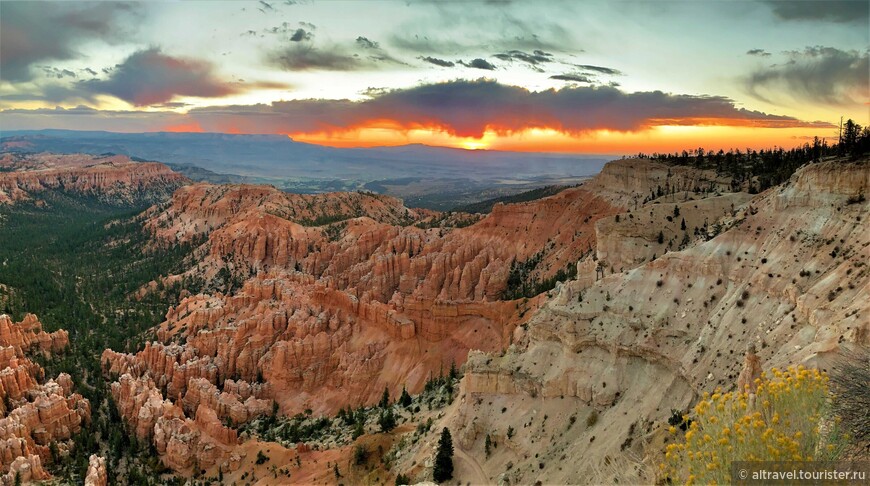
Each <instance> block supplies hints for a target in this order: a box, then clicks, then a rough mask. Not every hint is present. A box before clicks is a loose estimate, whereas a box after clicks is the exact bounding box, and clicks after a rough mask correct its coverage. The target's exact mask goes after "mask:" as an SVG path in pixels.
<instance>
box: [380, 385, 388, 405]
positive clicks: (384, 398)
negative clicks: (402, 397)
mask: <svg viewBox="0 0 870 486" xmlns="http://www.w3.org/2000/svg"><path fill="white" fill-rule="evenodd" d="M389 406H390V389H389V388H388V387H384V394H383V395H381V408H387V407H389Z"/></svg>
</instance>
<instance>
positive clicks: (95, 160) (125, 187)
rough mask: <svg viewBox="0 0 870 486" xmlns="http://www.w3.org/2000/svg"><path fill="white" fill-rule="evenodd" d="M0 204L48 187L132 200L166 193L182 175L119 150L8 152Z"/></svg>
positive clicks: (0, 174)
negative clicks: (100, 152)
mask: <svg viewBox="0 0 870 486" xmlns="http://www.w3.org/2000/svg"><path fill="white" fill-rule="evenodd" d="M0 168H3V169H4V170H3V171H0V204H11V203H14V202H16V201H25V200H31V199H38V197H39V193H41V192H43V191H45V190H48V189H62V190H64V191H70V192H75V193H79V194H82V195H92V196H96V197H99V198H100V199H101V200H105V201H112V202H123V203H132V202H136V201H139V200H146V201H154V200H157V199H160V198H161V197H163V196H167V195H169V194H170V193H171V192H172V191H173V190H175V189H176V188H177V187H179V186H181V185H182V184H184V183H186V182H187V179H186V178H185V177H184V176H182V175H181V174H178V173H176V172H173V171H172V170H170V169H169V168H168V167H166V166H165V165H163V164H159V163H156V162H133V161H132V160H130V159H129V158H127V157H125V156H122V155H113V156H94V155H85V154H71V155H66V154H65V155H59V154H47V153H44V154H12V153H7V154H3V155H2V156H0Z"/></svg>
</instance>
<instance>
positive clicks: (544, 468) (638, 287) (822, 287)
mask: <svg viewBox="0 0 870 486" xmlns="http://www.w3.org/2000/svg"><path fill="white" fill-rule="evenodd" d="M868 190H870V161H868V160H866V159H865V160H863V161H859V162H854V163H847V162H840V161H829V162H824V163H818V164H812V165H809V166H805V167H804V168H802V169H801V170H799V171H798V172H797V173H796V174H795V175H794V176H793V177H792V178H791V180H790V181H788V182H787V183H786V184H784V185H782V186H780V187H776V188H773V189H770V190H769V191H767V192H765V193H763V194H760V195H758V196H757V197H755V198H753V199H751V200H750V201H748V202H747V203H745V204H744V205H742V206H740V205H739V202H740V201H736V203H735V210H734V212H733V213H732V212H731V210H730V203H727V204H721V203H720V202H717V201H709V204H712V205H714V206H716V207H717V209H716V211H714V214H715V213H717V212H719V211H720V210H721V209H723V208H726V207H727V208H728V211H727V213H728V214H726V215H725V218H723V219H721V220H720V221H719V222H718V223H719V226H720V232H719V234H718V235H716V236H714V237H712V238H710V237H711V236H713V234H712V233H711V234H709V235H707V237H702V238H698V239H697V240H696V239H692V241H691V242H690V243H689V245H688V246H687V247H686V248H684V249H683V250H682V251H671V252H668V253H666V254H664V255H662V254H661V253H659V255H658V256H657V258H655V259H653V260H651V261H645V262H644V260H647V256H646V254H647V253H648V250H646V249H643V250H641V251H640V254H641V255H642V256H643V258H640V259H635V258H634V255H632V256H630V257H627V256H625V255H624V254H623V252H624V253H628V254H632V250H633V249H634V248H637V247H638V245H635V244H632V243H630V242H631V240H630V239H629V240H628V241H629V243H628V244H626V243H619V242H620V241H623V242H624V241H626V240H625V239H624V238H623V239H621V240H620V239H617V243H612V242H610V241H609V240H608V239H607V238H599V245H598V255H602V253H604V254H606V255H607V258H608V259H613V257H612V256H611V255H612V254H613V253H614V252H615V253H617V258H619V262H620V264H619V266H618V267H617V268H616V271H615V272H614V273H612V274H611V273H609V272H608V274H607V275H605V276H604V277H602V276H601V275H600V274H591V273H589V272H594V271H595V270H594V269H591V267H592V266H591V265H588V264H586V262H584V264H581V272H580V275H579V278H578V279H576V280H574V281H571V282H569V283H567V284H565V285H562V286H560V288H559V291H558V295H556V296H555V297H554V298H553V299H551V300H550V301H548V302H547V303H546V304H545V305H544V306H543V307H542V308H541V309H540V310H539V311H538V312H536V313H535V315H534V316H533V317H532V318H531V319H530V320H529V322H528V326H524V327H520V328H517V329H516V331H515V334H514V344H513V345H512V346H511V347H510V348H509V349H508V351H507V353H505V354H504V355H501V354H492V353H483V352H471V353H470V355H469V358H468V362H467V364H466V375H465V378H464V380H463V383H462V391H461V392H460V399H459V400H458V401H457V402H456V403H455V404H454V405H453V406H452V407H451V408H450V409H449V410H448V411H447V414H446V417H445V418H444V419H443V420H442V422H441V424H439V425H438V426H439V427H440V426H442V425H444V426H449V427H450V428H451V430H454V437H455V438H456V442H457V445H458V449H460V450H461V451H462V453H461V455H462V456H463V457H468V458H470V459H469V461H465V462H468V464H463V463H460V466H459V469H460V470H459V475H458V479H460V480H462V481H464V480H466V479H468V480H478V479H475V478H478V476H479V472H480V471H482V472H483V473H484V474H485V476H486V479H487V481H491V482H501V483H510V484H530V483H533V482H535V481H542V482H544V483H566V482H572V481H573V480H576V478H578V477H586V478H590V481H592V482H613V481H615V480H619V482H621V483H622V482H634V483H637V482H641V483H649V482H653V481H654V480H655V477H654V470H653V469H652V468H651V467H650V466H651V465H652V464H657V463H658V462H659V459H660V457H659V456H658V455H659V454H661V452H660V451H662V449H663V447H662V440H663V435H664V434H663V429H665V428H666V425H667V424H666V422H667V419H668V417H669V416H670V414H671V411H672V410H686V409H687V407H688V406H689V405H690V404H692V403H693V402H694V401H695V400H696V399H697V397H698V396H699V394H700V393H701V392H702V391H705V390H706V391H709V390H712V389H714V388H715V387H717V386H721V387H724V388H726V389H728V388H732V387H734V386H735V384H736V382H737V381H738V379H739V377H740V375H741V374H743V375H744V377H743V378H742V380H743V381H744V382H745V381H747V379H748V378H747V376H748V377H751V376H752V375H753V374H757V373H758V372H759V371H760V368H764V369H769V368H771V367H784V366H787V365H790V364H798V363H805V364H808V365H817V366H819V367H821V368H825V367H826V366H827V363H829V362H830V360H831V358H832V357H834V356H836V355H838V354H839V353H840V352H842V351H843V350H847V349H851V348H853V347H855V346H857V345H863V346H866V345H868V344H870V318H868V315H870V270H868V267H867V262H868V261H870V232H868V231H867V218H868V217H870V204H868V203H867V202H865V201H864V198H861V197H860V195H861V194H866V193H867V192H868ZM731 197H732V198H733V197H734V196H731ZM652 204H655V201H653V203H652ZM689 204H690V205H693V204H694V203H691V202H690V203H689ZM668 207H670V208H671V209H672V206H670V205H667V206H665V208H666V209H667V208H668ZM680 207H681V208H682V211H681V212H685V209H686V207H685V204H680ZM699 207H700V204H699ZM656 209H657V208H654V207H653V208H650V205H649V204H648V205H647V206H641V207H639V208H638V209H636V210H633V211H632V213H633V214H635V215H643V216H646V215H647V214H649V211H650V210H652V212H653V216H654V217H655V216H656ZM627 214H628V213H625V214H622V215H621V218H620V219H621V221H625V220H626V215H627ZM688 220H689V217H687V221H688ZM632 224H633V223H632ZM690 224H691V223H690ZM614 225H615V218H613V219H611V220H609V221H607V222H604V221H602V222H600V223H599V225H598V228H599V230H605V231H611V232H612V231H614V229H613V226H614ZM619 231H621V230H619ZM707 238H710V239H709V240H707ZM614 248H615V249H616V250H615V251H614ZM619 270H623V271H621V272H620V271H619ZM753 350H754V351H753ZM744 352H746V354H747V356H746V358H744ZM744 361H745V364H744ZM487 434H488V435H489V436H490V438H491V440H492V441H493V442H495V443H497V444H498V446H497V447H496V448H495V449H494V452H493V453H492V454H491V455H489V456H488V455H487V454H485V453H484V451H483V449H484V441H485V437H486V435H487ZM412 452H413V451H412ZM430 455H431V447H429V446H425V445H423V446H420V447H419V448H418V449H416V454H414V453H412V454H408V455H407V456H406V457H407V458H408V459H407V460H406V461H405V462H404V463H400V464H398V465H397V468H399V469H400V470H402V469H406V470H410V471H412V472H413V471H417V472H419V473H420V474H424V471H423V470H422V469H421V466H420V465H419V464H420V463H421V462H422V461H423V460H424V459H425V458H427V457H429V456H430ZM567 458H571V459H570V460H567ZM415 461H416V465H414V464H415ZM472 465H474V466H475V467H472ZM478 470H479V471H478ZM475 471H477V472H475Z"/></svg>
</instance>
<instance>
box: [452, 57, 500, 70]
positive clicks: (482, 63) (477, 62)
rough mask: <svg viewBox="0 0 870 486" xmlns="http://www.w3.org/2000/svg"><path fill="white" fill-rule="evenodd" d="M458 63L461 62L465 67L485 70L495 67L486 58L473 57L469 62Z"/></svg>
mask: <svg viewBox="0 0 870 486" xmlns="http://www.w3.org/2000/svg"><path fill="white" fill-rule="evenodd" d="M459 64H462V65H463V66H465V67H470V68H474V69H484V70H487V71H492V70H494V69H495V66H494V65H492V64H490V63H489V61H487V60H486V59H481V58H477V59H473V60H471V61H470V62H465V61H459Z"/></svg>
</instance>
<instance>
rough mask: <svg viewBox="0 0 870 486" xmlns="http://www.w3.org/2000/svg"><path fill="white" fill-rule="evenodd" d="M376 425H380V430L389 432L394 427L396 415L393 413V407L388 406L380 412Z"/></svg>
mask: <svg viewBox="0 0 870 486" xmlns="http://www.w3.org/2000/svg"><path fill="white" fill-rule="evenodd" d="M378 425H380V426H381V431H382V432H389V431H391V430H393V429H395V428H396V416H395V415H393V409H391V408H388V409H387V410H386V411H382V412H381V415H380V417H378Z"/></svg>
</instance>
